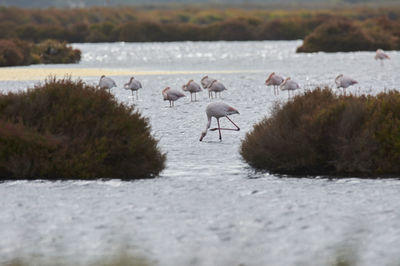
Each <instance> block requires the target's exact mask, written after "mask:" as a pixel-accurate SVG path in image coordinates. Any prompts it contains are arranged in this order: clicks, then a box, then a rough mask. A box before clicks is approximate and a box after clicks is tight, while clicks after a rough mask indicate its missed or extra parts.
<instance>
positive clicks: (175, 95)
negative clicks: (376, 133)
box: [98, 49, 390, 141]
mask: <svg viewBox="0 0 400 266" xmlns="http://www.w3.org/2000/svg"><path fill="white" fill-rule="evenodd" d="M375 59H376V60H381V64H383V60H386V59H390V57H389V56H388V55H387V54H386V53H385V52H384V51H383V50H382V49H378V50H377V51H376V54H375ZM200 83H201V86H202V87H203V89H204V90H205V89H207V90H208V97H209V98H214V96H213V92H214V94H215V98H217V95H219V97H220V98H221V92H222V91H224V90H226V87H225V86H224V84H222V83H221V82H219V81H218V80H216V79H213V78H210V77H208V76H205V77H203V78H202V79H201V81H200ZM335 83H336V86H337V88H342V89H343V94H344V95H346V89H347V88H348V87H350V86H352V85H354V84H357V83H358V82H357V81H356V80H354V79H352V78H350V77H348V76H344V75H343V74H340V75H338V76H337V77H336V78H335ZM265 85H266V86H273V89H274V95H277V94H279V89H280V90H282V91H287V92H288V97H289V98H290V92H291V91H294V90H297V89H300V86H299V84H298V83H297V82H295V81H294V80H292V79H291V78H290V77H287V78H286V79H284V78H283V77H281V76H279V75H277V74H275V72H272V73H271V74H270V75H269V76H268V78H267V80H266V81H265ZM98 87H100V88H101V89H106V90H108V91H109V92H110V90H111V89H112V88H113V87H117V85H116V83H115V81H114V80H112V79H111V78H109V77H106V76H104V75H103V76H101V78H100V81H99V85H98ZM124 88H125V89H127V90H131V91H132V95H133V92H134V91H136V99H138V90H139V89H141V88H142V84H141V83H140V81H138V80H137V79H135V78H134V77H131V78H130V80H129V82H128V83H126V84H124ZM182 90H183V91H186V92H190V100H191V101H193V94H194V101H197V100H196V93H197V92H200V91H201V90H202V89H201V87H200V85H199V84H197V83H196V82H195V81H193V80H192V79H191V80H189V82H188V83H187V84H185V85H183V86H182ZM162 95H163V98H164V101H169V104H170V107H172V106H174V102H175V101H176V100H178V99H180V98H182V97H185V94H183V93H182V92H181V91H179V90H176V89H171V88H170V87H166V88H165V89H163V90H162ZM206 114H207V119H208V122H207V125H206V128H205V130H204V131H202V132H201V136H200V141H202V140H203V138H204V137H205V136H206V134H207V131H208V130H210V131H215V130H218V132H219V139H220V140H222V134H221V130H232V131H239V130H240V128H239V127H238V126H237V125H236V124H235V123H234V122H233V121H232V120H231V119H230V118H229V117H228V116H229V115H232V114H239V111H238V110H237V109H235V108H233V107H232V106H230V105H228V104H226V103H224V102H212V103H209V104H208V105H207V108H206ZM212 117H214V118H215V119H216V120H217V125H218V127H215V128H210V126H211V118H212ZM222 117H226V118H227V119H228V120H229V121H230V122H231V123H232V124H233V125H234V127H235V128H221V126H220V123H219V119H220V118H222Z"/></svg>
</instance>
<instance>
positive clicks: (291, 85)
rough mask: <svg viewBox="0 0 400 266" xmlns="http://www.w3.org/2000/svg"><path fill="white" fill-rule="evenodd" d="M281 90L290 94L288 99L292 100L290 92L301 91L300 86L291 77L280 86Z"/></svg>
mask: <svg viewBox="0 0 400 266" xmlns="http://www.w3.org/2000/svg"><path fill="white" fill-rule="evenodd" d="M279 87H280V88H281V90H283V91H287V92H288V98H289V99H290V91H294V90H297V89H300V86H299V84H297V82H296V81H293V80H291V79H290V78H289V77H288V78H286V79H285V80H284V81H283V82H282V83H281V85H280V86H279Z"/></svg>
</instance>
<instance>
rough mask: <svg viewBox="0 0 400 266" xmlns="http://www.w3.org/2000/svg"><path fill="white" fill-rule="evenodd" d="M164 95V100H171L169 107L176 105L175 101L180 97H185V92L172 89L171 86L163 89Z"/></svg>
mask: <svg viewBox="0 0 400 266" xmlns="http://www.w3.org/2000/svg"><path fill="white" fill-rule="evenodd" d="M162 95H163V97H164V101H169V107H172V106H174V102H175V101H176V100H178V99H179V98H181V97H185V94H183V93H182V92H180V91H178V90H174V89H171V88H170V87H166V88H165V89H163V91H162Z"/></svg>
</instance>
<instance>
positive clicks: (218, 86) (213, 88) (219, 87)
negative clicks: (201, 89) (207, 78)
mask: <svg viewBox="0 0 400 266" xmlns="http://www.w3.org/2000/svg"><path fill="white" fill-rule="evenodd" d="M225 90H227V89H226V88H225V86H224V84H222V83H221V82H219V81H218V80H213V81H212V82H211V84H210V85H209V86H208V96H209V97H210V93H211V98H213V96H212V92H214V93H215V98H217V93H218V92H219V98H221V91H225Z"/></svg>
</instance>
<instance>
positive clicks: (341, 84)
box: [335, 74, 358, 95]
mask: <svg viewBox="0 0 400 266" xmlns="http://www.w3.org/2000/svg"><path fill="white" fill-rule="evenodd" d="M335 83H336V87H337V88H338V89H339V88H343V95H346V89H347V88H348V87H349V86H351V85H354V84H357V83H358V82H357V81H356V80H354V79H352V78H350V77H347V76H343V74H340V75H339V76H337V77H336V78H335Z"/></svg>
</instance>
